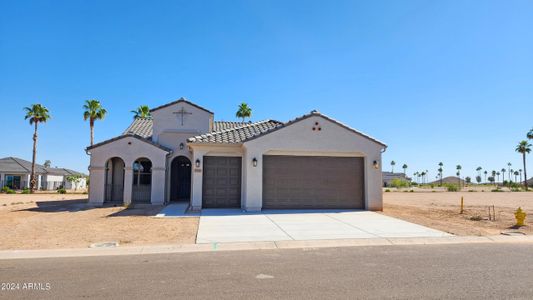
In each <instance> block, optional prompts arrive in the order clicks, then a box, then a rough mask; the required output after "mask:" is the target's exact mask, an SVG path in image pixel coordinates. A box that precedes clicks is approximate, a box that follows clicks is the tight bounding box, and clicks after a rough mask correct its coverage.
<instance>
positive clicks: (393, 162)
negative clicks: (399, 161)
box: [390, 160, 396, 173]
mask: <svg viewBox="0 0 533 300" xmlns="http://www.w3.org/2000/svg"><path fill="white" fill-rule="evenodd" d="M390 165H391V167H392V173H394V166H395V165H396V162H395V161H394V160H393V161H391V162H390Z"/></svg>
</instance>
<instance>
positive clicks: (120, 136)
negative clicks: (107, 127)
mask: <svg viewBox="0 0 533 300" xmlns="http://www.w3.org/2000/svg"><path fill="white" fill-rule="evenodd" d="M127 137H132V138H136V139H138V140H140V141H143V142H145V143H148V144H150V145H152V146H154V147H157V148H159V149H161V150H163V151H166V152H172V149H169V148H167V147H164V146H162V145H159V144H157V143H154V142H153V141H152V140H151V139H147V138H144V137H142V136H140V135H137V134H132V133H127V134H123V135H119V136H117V137H115V138H112V139H109V140H106V141H103V142H100V143H97V144H94V145H92V146H89V147H87V148H85V150H86V151H89V150H91V149H94V148H98V147H100V146H103V145H106V144H109V143H112V142H115V141H118V140H121V139H123V138H127Z"/></svg>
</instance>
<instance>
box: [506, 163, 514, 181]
mask: <svg viewBox="0 0 533 300" xmlns="http://www.w3.org/2000/svg"><path fill="white" fill-rule="evenodd" d="M511 166H512V164H511V163H510V162H508V163H507V167H508V170H509V181H512V179H511V178H512V176H513V172H512V170H511Z"/></svg>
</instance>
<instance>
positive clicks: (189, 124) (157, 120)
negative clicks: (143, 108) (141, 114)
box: [152, 102, 213, 149]
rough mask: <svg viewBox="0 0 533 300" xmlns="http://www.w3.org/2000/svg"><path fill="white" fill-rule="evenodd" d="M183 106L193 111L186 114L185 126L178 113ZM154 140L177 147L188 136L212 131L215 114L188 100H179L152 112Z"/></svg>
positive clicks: (172, 147)
mask: <svg viewBox="0 0 533 300" xmlns="http://www.w3.org/2000/svg"><path fill="white" fill-rule="evenodd" d="M182 108H184V109H185V111H187V112H189V113H191V114H190V115H185V116H184V122H183V126H182V125H181V115H178V114H176V112H178V111H180V110H181V109H182ZM152 118H153V120H154V121H153V122H154V124H153V140H154V141H155V142H156V143H159V144H161V145H163V146H166V147H168V148H171V149H175V148H177V146H178V145H179V143H181V142H184V141H186V139H187V138H188V137H191V136H195V135H198V134H203V133H206V132H210V126H211V124H212V121H213V115H212V114H210V113H209V112H207V111H205V110H202V109H199V108H197V107H194V106H192V105H190V104H188V103H186V102H179V103H177V104H173V105H170V106H168V107H165V108H161V109H158V110H156V111H153V112H152Z"/></svg>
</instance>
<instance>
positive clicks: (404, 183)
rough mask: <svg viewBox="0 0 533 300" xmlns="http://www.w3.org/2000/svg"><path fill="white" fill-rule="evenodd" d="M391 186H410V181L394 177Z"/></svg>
mask: <svg viewBox="0 0 533 300" xmlns="http://www.w3.org/2000/svg"><path fill="white" fill-rule="evenodd" d="M390 186H392V187H395V188H404V187H408V186H409V182H407V181H405V180H402V179H399V178H394V179H393V180H392V181H391V184H390Z"/></svg>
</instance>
